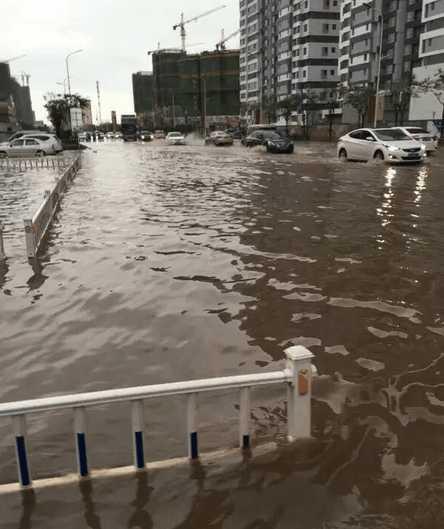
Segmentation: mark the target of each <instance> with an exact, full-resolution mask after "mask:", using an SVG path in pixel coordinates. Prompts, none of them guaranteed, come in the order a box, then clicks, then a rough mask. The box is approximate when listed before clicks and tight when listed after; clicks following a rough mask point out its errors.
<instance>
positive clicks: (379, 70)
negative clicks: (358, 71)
mask: <svg viewBox="0 0 444 529" xmlns="http://www.w3.org/2000/svg"><path fill="white" fill-rule="evenodd" d="M364 5H365V6H366V7H367V8H368V9H372V8H374V6H373V5H372V4H370V3H368V2H366V3H364ZM375 11H377V12H378V14H379V17H378V21H379V23H380V31H379V53H378V74H377V77H376V94H375V117H374V121H373V127H374V128H376V127H377V125H378V103H379V88H380V86H381V63H382V43H383V36H384V15H383V13H382V9H376V10H375Z"/></svg>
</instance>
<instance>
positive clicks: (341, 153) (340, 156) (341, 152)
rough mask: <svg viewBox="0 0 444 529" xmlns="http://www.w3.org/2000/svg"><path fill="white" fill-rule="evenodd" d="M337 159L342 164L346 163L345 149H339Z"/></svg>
mask: <svg viewBox="0 0 444 529" xmlns="http://www.w3.org/2000/svg"><path fill="white" fill-rule="evenodd" d="M339 159H340V160H342V161H343V162H346V161H347V160H348V155H347V151H346V150H345V149H341V150H340V151H339Z"/></svg>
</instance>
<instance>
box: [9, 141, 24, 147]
mask: <svg viewBox="0 0 444 529" xmlns="http://www.w3.org/2000/svg"><path fill="white" fill-rule="evenodd" d="M23 143H24V140H15V141H13V142H12V143H11V145H12V146H13V147H21V146H22V145H23Z"/></svg>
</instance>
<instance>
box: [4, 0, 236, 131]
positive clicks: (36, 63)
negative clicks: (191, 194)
mask: <svg viewBox="0 0 444 529" xmlns="http://www.w3.org/2000/svg"><path fill="white" fill-rule="evenodd" d="M224 4H225V5H226V6H227V7H226V8H225V9H222V10H220V11H218V12H216V13H214V14H211V15H208V16H207V17H204V18H202V19H201V20H199V21H197V22H192V23H190V24H189V25H188V26H187V43H188V44H189V45H192V44H196V43H204V44H203V45H199V46H193V47H191V48H190V50H189V51H190V52H197V51H202V50H204V49H214V47H215V44H216V42H218V40H220V33H221V30H222V29H225V34H226V35H228V34H230V33H232V32H233V31H235V30H236V29H237V28H238V27H239V0H163V1H158V0H156V1H155V0H44V1H43V2H38V1H36V0H19V1H18V0H1V30H0V61H1V60H6V59H9V58H11V57H14V56H17V55H21V54H26V57H24V58H22V59H19V60H17V61H13V62H11V72H12V74H13V75H15V76H17V77H19V76H20V74H21V72H26V73H28V74H30V75H31V79H30V86H31V96H32V102H33V108H34V110H35V112H36V117H37V119H46V112H45V110H44V108H43V104H44V101H43V96H44V94H45V93H47V92H59V91H63V88H62V87H61V86H59V85H57V83H58V82H63V81H64V79H65V77H66V73H65V56H66V54H67V53H69V52H70V51H73V50H76V49H79V48H83V49H84V51H83V52H82V53H79V54H78V55H74V56H73V57H72V58H71V59H70V77H71V90H72V92H73V93H79V94H81V95H82V96H84V97H88V98H91V100H92V104H93V115H94V119H95V117H96V108H97V96H96V81H99V82H100V85H101V100H102V120H103V121H110V119H111V117H110V113H111V110H116V111H117V114H118V116H120V114H125V113H132V112H133V111H134V106H133V98H132V84H131V74H132V73H133V72H137V71H139V70H151V61H150V59H149V58H148V57H147V54H146V52H147V50H151V49H155V48H157V45H158V42H160V45H161V47H165V48H169V47H180V34H179V31H173V29H172V26H173V24H175V23H176V22H178V21H179V20H180V13H181V12H182V11H184V13H185V17H186V18H192V17H193V16H195V15H198V14H200V13H202V12H205V11H208V10H210V9H212V8H213V7H217V6H219V5H224ZM238 45H239V37H236V38H234V39H233V40H231V41H230V43H229V47H237V46H238ZM119 119H120V118H119Z"/></svg>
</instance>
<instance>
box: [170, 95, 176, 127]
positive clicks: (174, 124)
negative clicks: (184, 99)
mask: <svg viewBox="0 0 444 529" xmlns="http://www.w3.org/2000/svg"><path fill="white" fill-rule="evenodd" d="M171 103H172V105H173V129H175V128H176V104H175V102H174V92H173V93H172V94H171Z"/></svg>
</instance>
